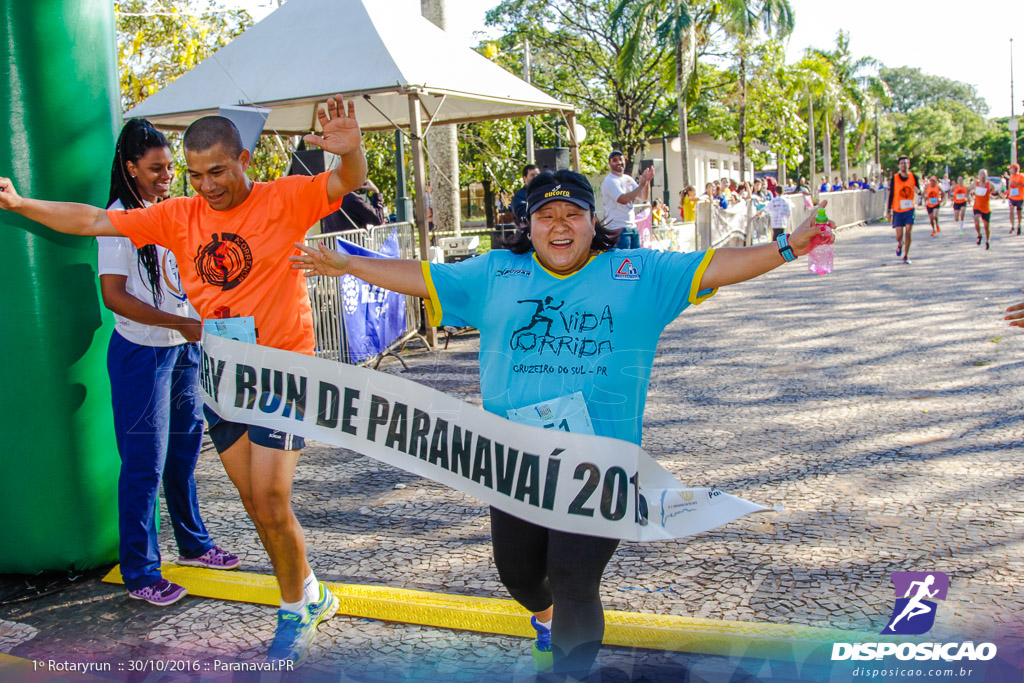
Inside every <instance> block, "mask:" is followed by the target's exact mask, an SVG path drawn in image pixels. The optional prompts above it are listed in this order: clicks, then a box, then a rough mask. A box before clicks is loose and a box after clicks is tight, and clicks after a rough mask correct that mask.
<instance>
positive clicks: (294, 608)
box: [281, 597, 306, 616]
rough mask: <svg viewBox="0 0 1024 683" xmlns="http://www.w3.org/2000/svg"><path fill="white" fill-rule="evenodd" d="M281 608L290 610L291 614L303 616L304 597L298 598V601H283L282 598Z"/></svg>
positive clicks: (286, 610)
mask: <svg viewBox="0 0 1024 683" xmlns="http://www.w3.org/2000/svg"><path fill="white" fill-rule="evenodd" d="M281 609H283V610H284V611H285V612H291V613H292V614H298V615H300V616H305V614H304V612H303V611H304V610H305V609H306V598H305V597H303V598H302V600H299V601H298V602H285V601H284V600H282V601H281Z"/></svg>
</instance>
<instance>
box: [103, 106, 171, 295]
mask: <svg viewBox="0 0 1024 683" xmlns="http://www.w3.org/2000/svg"><path fill="white" fill-rule="evenodd" d="M170 146H171V145H170V143H169V142H167V138H166V137H164V134H163V133H161V132H160V131H158V130H157V129H156V128H154V127H153V124H151V123H150V122H149V121H147V120H146V119H129V120H128V121H127V122H126V123H125V124H124V127H123V128H121V134H120V135H118V136H117V146H116V147H115V148H114V163H113V164H112V165H111V169H110V197H109V198H108V199H107V206H110V205H111V204H113V203H114V202H115V201H120V202H121V206H123V207H124V208H125V209H141V208H142V207H143V206H145V203H144V202H143V201H142V197H141V196H139V189H138V188H137V187H136V186H135V179H134V178H132V177H131V176H129V175H128V162H129V161H130V162H132V163H133V164H137V163H139V159H141V158H142V157H144V156H146V153H147V152H149V150H151V149H159V148H163V147H170ZM138 267H139V273H140V274H141V273H142V269H143V268H145V269H146V280H148V281H149V289H150V291H152V292H153V303H154V304H156V305H159V304H160V302H161V301H163V298H164V293H163V289H162V288H161V287H160V261H159V259H158V257H157V253H156V245H153V244H147V245H146V246H144V247H142V248H141V249H139V262H138Z"/></svg>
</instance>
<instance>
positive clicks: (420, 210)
mask: <svg viewBox="0 0 1024 683" xmlns="http://www.w3.org/2000/svg"><path fill="white" fill-rule="evenodd" d="M409 137H410V138H411V142H412V172H413V182H414V183H415V184H416V230H417V232H418V233H419V243H420V259H422V260H423V261H429V260H430V248H429V247H430V243H429V236H428V234H427V230H428V228H429V226H428V224H427V190H426V186H427V183H426V169H425V167H424V165H423V119H422V118H420V96H419V95H418V94H417V93H415V92H412V93H409ZM421 315H422V320H423V330H424V332H425V335H426V338H427V344H428V345H429V346H430V348H434V347H435V346H437V328H435V327H432V326H431V325H430V321H429V320H427V317H426V312H425V311H424V312H422V313H421Z"/></svg>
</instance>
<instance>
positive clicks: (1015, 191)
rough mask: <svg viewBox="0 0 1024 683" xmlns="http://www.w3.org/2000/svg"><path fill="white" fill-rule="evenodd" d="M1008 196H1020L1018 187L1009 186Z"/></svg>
mask: <svg viewBox="0 0 1024 683" xmlns="http://www.w3.org/2000/svg"><path fill="white" fill-rule="evenodd" d="M1010 196H1011V197H1019V196H1020V188H1019V187H1011V188H1010Z"/></svg>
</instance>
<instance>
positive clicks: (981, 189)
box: [974, 187, 988, 197]
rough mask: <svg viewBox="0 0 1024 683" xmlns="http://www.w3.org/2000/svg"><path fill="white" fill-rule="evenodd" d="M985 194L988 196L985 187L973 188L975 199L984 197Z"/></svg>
mask: <svg viewBox="0 0 1024 683" xmlns="http://www.w3.org/2000/svg"><path fill="white" fill-rule="evenodd" d="M987 194H988V188H987V187H976V188H974V196H975V197H984V196H985V195H987Z"/></svg>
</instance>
